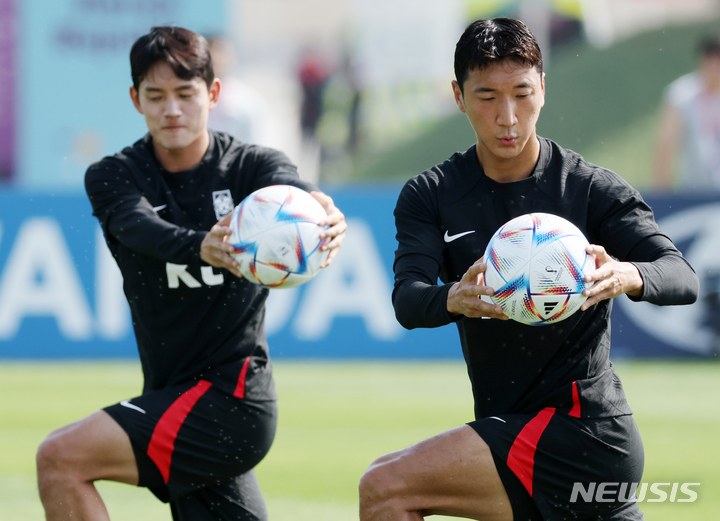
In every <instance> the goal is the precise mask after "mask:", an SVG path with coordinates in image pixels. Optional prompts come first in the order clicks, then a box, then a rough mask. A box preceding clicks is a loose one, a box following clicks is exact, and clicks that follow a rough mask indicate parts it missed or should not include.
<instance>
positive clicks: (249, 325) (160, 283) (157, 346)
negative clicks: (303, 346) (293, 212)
mask: <svg viewBox="0 0 720 521" xmlns="http://www.w3.org/2000/svg"><path fill="white" fill-rule="evenodd" d="M275 184H289V185H294V186H297V187H299V188H302V189H304V190H308V191H309V190H313V189H315V187H314V186H313V185H312V184H309V183H306V182H303V181H301V180H300V179H299V177H298V174H297V169H296V168H295V166H294V165H293V164H292V163H291V162H290V160H289V159H288V158H287V157H286V156H285V155H284V154H282V153H280V152H278V151H276V150H272V149H268V148H263V147H259V146H255V145H248V144H246V143H242V142H240V141H238V140H236V139H234V138H233V137H231V136H230V135H228V134H224V133H219V132H213V131H210V146H209V148H208V150H207V153H206V154H205V156H204V157H203V159H202V161H201V162H200V164H199V165H198V166H197V167H195V168H193V169H191V170H187V171H184V172H177V173H171V172H168V171H167V170H165V169H164V168H163V167H162V166H161V165H160V163H159V162H158V160H157V159H156V157H155V154H154V149H153V141H152V137H150V135H149V134H148V135H146V136H145V138H143V139H141V140H139V141H138V142H136V143H135V144H134V145H132V146H131V147H128V148H125V149H124V150H123V151H122V152H119V153H118V154H115V155H114V156H112V157H105V158H104V159H102V160H101V161H99V162H97V163H94V164H93V165H91V166H90V167H89V168H88V170H87V173H86V175H85V188H86V190H87V193H88V196H89V197H90V202H91V203H92V206H93V215H95V216H96V217H97V218H98V219H99V220H100V225H101V226H102V229H103V232H104V233H105V239H106V240H107V243H108V246H109V247H110V251H111V253H112V255H113V257H115V260H116V261H117V263H118V266H119V267H120V270H121V272H122V275H123V279H124V282H123V287H124V290H125V296H126V297H127V299H128V302H129V304H130V310H131V312H132V319H133V326H134V329H135V336H136V338H137V343H138V350H139V352H140V360H141V362H142V368H143V373H144V376H145V388H144V389H145V392H147V391H150V390H153V389H159V388H162V387H165V386H168V385H173V384H176V383H178V382H181V381H183V380H186V379H188V378H191V377H193V376H195V375H197V374H198V373H200V372H202V371H204V370H206V369H208V368H210V367H216V366H218V365H221V364H224V363H228V362H233V361H237V360H240V359H242V358H245V357H247V356H249V355H253V356H259V357H263V358H267V357H268V345H267V340H266V337H265V328H264V321H265V299H266V298H267V294H268V291H267V290H266V289H263V288H261V287H260V286H257V285H254V284H251V283H250V282H248V281H247V280H245V279H240V278H237V277H235V276H234V275H232V274H231V273H229V272H228V271H227V270H223V269H218V268H213V267H211V266H208V265H207V264H205V263H204V262H202V261H201V260H200V244H201V242H202V240H203V238H204V237H205V234H206V232H207V231H208V230H210V228H211V227H212V226H213V225H214V224H215V223H216V222H217V221H218V220H219V219H220V218H222V217H223V216H225V215H227V214H228V213H230V212H231V211H232V210H233V207H234V206H235V205H237V204H239V203H240V202H241V201H242V200H243V199H244V198H245V197H246V196H247V195H249V194H250V193H252V192H253V191H255V190H257V189H259V188H262V187H264V186H270V185H275ZM250 394H251V395H252V393H250ZM254 397H255V398H263V397H259V396H254ZM265 398H270V399H271V398H273V397H272V396H267V397H265Z"/></svg>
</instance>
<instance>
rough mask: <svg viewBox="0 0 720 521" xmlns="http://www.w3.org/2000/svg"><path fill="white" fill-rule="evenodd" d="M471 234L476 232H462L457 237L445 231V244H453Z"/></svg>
mask: <svg viewBox="0 0 720 521" xmlns="http://www.w3.org/2000/svg"><path fill="white" fill-rule="evenodd" d="M470 233H475V230H470V231H469V232H462V233H457V234H455V235H450V234H449V233H448V231H447V230H445V237H444V239H445V242H453V241H454V240H455V239H459V238H460V237H464V236H465V235H468V234H470Z"/></svg>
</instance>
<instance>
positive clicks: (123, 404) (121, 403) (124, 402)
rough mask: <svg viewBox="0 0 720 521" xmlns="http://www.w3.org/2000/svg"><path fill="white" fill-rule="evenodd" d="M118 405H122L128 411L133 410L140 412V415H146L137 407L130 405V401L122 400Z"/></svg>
mask: <svg viewBox="0 0 720 521" xmlns="http://www.w3.org/2000/svg"><path fill="white" fill-rule="evenodd" d="M120 405H122V406H123V407H127V408H128V409H134V410H136V411H139V412H141V413H143V414H146V413H145V411H144V410H142V409H141V408H140V407H138V406H137V405H133V404H131V403H130V400H123V401H122V402H120Z"/></svg>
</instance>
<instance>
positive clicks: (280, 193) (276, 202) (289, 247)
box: [228, 185, 328, 288]
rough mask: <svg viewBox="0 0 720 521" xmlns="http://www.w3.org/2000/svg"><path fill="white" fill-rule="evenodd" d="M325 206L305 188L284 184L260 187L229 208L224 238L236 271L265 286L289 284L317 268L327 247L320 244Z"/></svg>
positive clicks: (311, 274) (308, 277)
mask: <svg viewBox="0 0 720 521" xmlns="http://www.w3.org/2000/svg"><path fill="white" fill-rule="evenodd" d="M326 215H327V214H326V213H325V209H324V208H323V207H322V205H321V204H320V203H319V202H318V201H317V200H316V199H315V198H314V197H313V196H311V195H310V194H309V193H307V192H305V191H304V190H301V189H299V188H295V187H294V186H289V185H274V186H268V187H265V188H261V189H260V190H256V191H255V192H253V193H251V194H250V195H248V196H247V197H246V198H245V199H244V200H243V201H242V202H241V203H240V204H239V205H238V206H237V207H236V208H235V210H234V211H233V214H232V217H231V219H230V229H231V230H232V234H231V235H230V237H229V238H228V243H229V244H231V245H232V246H233V247H234V248H235V253H234V254H231V255H232V256H233V257H234V258H235V260H237V261H238V263H239V264H240V266H239V270H240V272H241V273H242V274H243V277H245V278H246V279H247V280H249V281H250V282H253V283H254V284H259V285H261V286H265V287H268V288H292V287H294V286H299V285H301V284H304V283H306V282H308V281H309V280H311V279H312V278H313V277H315V275H317V274H318V272H319V271H320V264H322V262H323V261H324V260H325V259H326V258H327V256H328V252H327V251H321V250H320V247H321V246H323V244H325V242H326V241H328V239H320V237H319V234H320V232H322V231H323V229H324V228H323V227H321V226H319V225H318V222H319V221H320V220H321V219H323V218H325V217H326Z"/></svg>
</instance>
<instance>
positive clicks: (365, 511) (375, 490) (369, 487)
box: [358, 454, 404, 519]
mask: <svg viewBox="0 0 720 521" xmlns="http://www.w3.org/2000/svg"><path fill="white" fill-rule="evenodd" d="M394 462H395V458H394V456H393V454H388V455H385V456H382V457H380V458H378V459H377V460H375V461H374V462H373V463H372V464H371V465H370V466H369V467H368V469H367V470H366V471H365V473H364V474H363V475H362V477H361V478H360V484H359V486H358V492H359V495H360V518H361V519H370V518H372V516H371V515H370V514H371V513H372V512H376V511H378V510H387V509H394V508H396V506H397V504H398V503H400V502H401V499H402V497H403V493H404V487H403V480H402V476H399V475H398V473H397V472H396V468H395V467H396V466H395V464H394Z"/></svg>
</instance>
